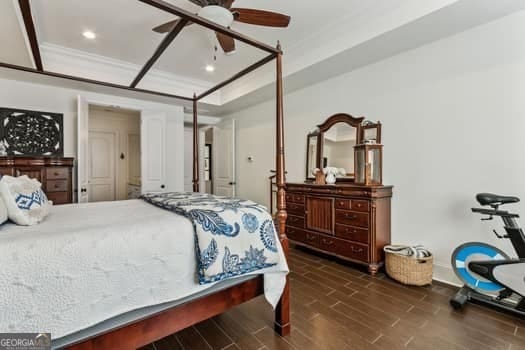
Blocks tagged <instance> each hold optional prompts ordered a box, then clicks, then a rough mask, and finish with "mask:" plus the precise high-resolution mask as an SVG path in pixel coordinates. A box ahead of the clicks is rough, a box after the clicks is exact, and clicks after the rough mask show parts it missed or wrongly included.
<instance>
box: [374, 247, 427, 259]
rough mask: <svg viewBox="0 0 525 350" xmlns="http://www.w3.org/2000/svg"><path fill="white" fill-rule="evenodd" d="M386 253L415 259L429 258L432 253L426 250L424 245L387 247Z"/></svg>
mask: <svg viewBox="0 0 525 350" xmlns="http://www.w3.org/2000/svg"><path fill="white" fill-rule="evenodd" d="M384 250H385V252H389V253H393V254H398V255H404V256H410V257H413V258H414V259H421V258H428V257H429V256H432V253H431V252H429V251H428V249H425V248H424V247H423V246H422V245H414V246H409V245H387V246H385V248H384Z"/></svg>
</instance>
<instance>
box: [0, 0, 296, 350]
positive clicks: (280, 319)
mask: <svg viewBox="0 0 525 350" xmlns="http://www.w3.org/2000/svg"><path fill="white" fill-rule="evenodd" d="M138 1H140V2H142V3H144V4H147V5H150V6H153V7H156V8H158V9H160V10H162V11H165V12H168V13H170V14H172V15H176V16H178V17H180V18H181V19H182V21H181V22H180V23H182V24H181V25H180V26H179V25H178V26H176V27H175V28H174V29H173V30H172V31H171V32H170V33H169V34H168V35H167V36H166V38H165V39H164V40H163V41H162V42H161V43H160V45H159V47H158V48H157V50H156V51H155V52H154V54H153V55H152V56H151V58H150V59H149V60H148V62H147V63H146V64H145V65H144V67H143V68H142V70H141V71H140V72H139V74H138V75H137V77H136V78H135V79H134V80H133V82H132V83H131V84H130V85H129V86H125V85H119V84H113V83H107V82H103V81H97V80H92V79H86V78H80V77H74V76H70V75H65V74H60V73H56V72H48V71H46V70H45V69H44V67H43V65H42V62H41V59H40V53H39V48H38V42H37V38H36V34H35V28H34V24H33V22H32V16H31V8H30V4H29V0H19V3H20V8H21V11H22V14H23V19H24V23H25V27H26V30H27V32H28V38H29V40H30V44H31V45H30V47H31V49H32V53H33V58H34V62H35V65H36V69H33V68H27V67H22V66H17V65H13V64H8V63H1V62H0V67H1V68H7V69H14V70H19V71H25V72H31V73H35V74H40V75H45V76H50V77H56V78H62V79H68V80H73V81H78V82H83V83H90V84H97V85H101V86H106V87H111V88H118V89H125V90H130V91H136V92H141V93H147V94H153V95H160V96H164V97H172V98H176V99H179V100H184V101H191V102H192V104H193V190H194V192H199V159H198V144H199V140H198V135H199V134H198V110H197V108H198V102H199V101H200V100H202V99H203V98H205V97H207V96H208V95H210V94H212V93H213V92H215V91H217V90H219V89H220V88H222V87H224V86H226V85H228V84H229V83H231V82H233V81H235V80H237V79H239V78H241V77H243V76H245V75H246V74H248V73H250V72H252V71H254V70H255V69H257V68H259V67H261V66H263V65H264V64H266V63H268V62H270V61H272V60H275V61H276V136H277V137H276V157H275V159H276V185H277V210H278V211H277V218H276V222H277V231H278V235H279V239H280V242H281V245H282V249H283V253H284V255H285V256H286V255H287V253H288V239H287V237H286V234H285V231H286V229H285V225H286V218H287V213H286V204H285V175H284V174H285V159H284V123H283V85H282V84H283V80H282V51H281V47H280V45H279V44H278V45H277V47H276V48H274V47H271V46H268V45H266V44H264V43H261V42H258V41H256V40H253V39H251V38H248V37H246V36H244V35H242V34H240V33H237V32H235V31H232V30H231V29H229V28H226V27H222V26H220V25H218V24H215V23H213V22H211V21H208V20H206V19H204V18H201V17H198V16H197V15H194V14H192V13H189V12H187V11H185V10H183V9H180V8H178V7H176V6H174V5H171V4H169V3H166V2H164V1H162V0H138ZM186 22H192V23H194V24H197V25H201V26H203V27H206V28H208V29H211V30H213V31H216V32H218V33H221V34H223V35H227V36H229V37H231V38H234V39H236V40H239V41H242V42H244V43H246V44H248V45H250V46H252V47H255V48H257V49H260V50H262V51H265V52H267V53H268V56H266V57H265V58H263V59H262V60H260V61H258V62H256V63H254V64H253V65H251V66H249V67H248V68H246V69H244V70H242V71H240V72H239V73H237V74H235V75H234V76H232V77H231V78H229V79H227V80H226V81H224V82H222V83H220V84H218V85H217V86H215V87H213V88H211V89H209V90H208V91H205V92H203V93H201V94H196V93H195V94H194V95H193V96H192V97H184V96H177V95H173V94H168V93H163V92H158V91H151V90H145V89H140V88H137V87H136V86H137V84H138V83H139V82H140V80H141V79H142V77H144V76H145V75H146V74H147V72H148V70H149V69H150V68H151V67H152V66H153V64H154V63H155V61H156V60H157V59H158V58H159V57H160V55H161V54H162V52H163V51H164V50H165V49H166V48H167V47H168V45H170V43H171V42H172V40H173V39H174V38H175V36H177V34H178V33H179V32H180V31H182V30H183V28H184V24H185V23H186ZM263 291H264V284H263V277H262V276H261V275H258V276H257V277H255V278H250V279H246V280H244V281H242V282H239V283H236V284H233V285H230V286H227V287H224V288H222V289H220V290H218V291H215V292H213V293H211V294H207V295H204V296H199V297H198V298H197V299H190V300H187V301H185V302H184V303H182V304H179V305H176V306H173V307H171V308H168V309H164V310H161V311H158V312H156V313H153V314H151V315H149V316H148V317H146V318H139V319H136V320H133V321H130V322H127V323H125V324H124V325H120V326H118V327H116V328H114V329H108V330H103V331H101V332H99V333H98V334H96V335H94V336H93V337H90V338H87V339H82V340H81V341H79V342H75V343H72V344H67V345H65V347H66V348H68V349H75V350H76V349H78V350H80V349H135V348H139V347H141V346H144V345H147V344H149V343H151V342H154V341H156V340H159V339H161V338H163V337H165V336H168V335H170V334H173V333H175V332H177V331H179V330H182V329H184V328H186V327H189V326H191V325H193V324H196V323H198V322H200V321H203V320H205V319H208V318H210V317H213V316H215V315H218V314H220V313H222V312H224V311H226V310H227V309H229V308H231V307H234V306H236V305H238V304H241V303H243V302H245V301H248V300H250V299H253V298H255V297H257V296H259V295H261V294H262V293H263ZM289 297H290V291H289V287H288V282H287V283H286V284H285V288H284V292H283V294H282V296H281V298H280V301H279V302H278V304H277V307H276V311H275V330H276V331H277V332H278V333H279V334H280V335H287V334H289V333H290V315H289V313H290V310H289V308H290V302H289Z"/></svg>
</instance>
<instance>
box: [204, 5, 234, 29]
mask: <svg viewBox="0 0 525 350" xmlns="http://www.w3.org/2000/svg"><path fill="white" fill-rule="evenodd" d="M198 15H199V16H200V17H202V18H205V19H207V20H209V21H212V22H215V23H217V24H219V25H221V26H223V27H229V26H231V25H232V23H233V14H232V13H231V12H230V11H229V10H228V9H225V8H224V7H222V6H217V5H209V6H205V7H203V8H201V9H200V10H199V13H198Z"/></svg>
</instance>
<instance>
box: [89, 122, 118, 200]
mask: <svg viewBox="0 0 525 350" xmlns="http://www.w3.org/2000/svg"><path fill="white" fill-rule="evenodd" d="M88 144H89V152H88V157H89V170H88V174H89V187H88V193H89V201H90V202H103V201H114V200H115V199H116V174H115V168H116V153H117V151H116V145H117V135H116V134H115V133H114V132H108V131H90V132H89V141H88Z"/></svg>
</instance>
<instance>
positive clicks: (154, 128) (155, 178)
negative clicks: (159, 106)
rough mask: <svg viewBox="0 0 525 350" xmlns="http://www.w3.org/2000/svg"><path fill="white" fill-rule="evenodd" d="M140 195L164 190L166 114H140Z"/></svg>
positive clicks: (144, 112)
mask: <svg viewBox="0 0 525 350" xmlns="http://www.w3.org/2000/svg"><path fill="white" fill-rule="evenodd" d="M140 133H141V147H140V149H141V152H142V159H141V176H142V193H148V192H164V191H165V190H166V114H165V113H162V112H152V111H142V113H141V130H140Z"/></svg>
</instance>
